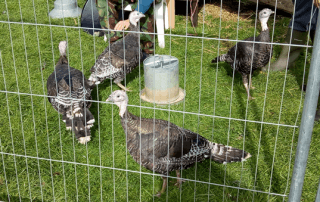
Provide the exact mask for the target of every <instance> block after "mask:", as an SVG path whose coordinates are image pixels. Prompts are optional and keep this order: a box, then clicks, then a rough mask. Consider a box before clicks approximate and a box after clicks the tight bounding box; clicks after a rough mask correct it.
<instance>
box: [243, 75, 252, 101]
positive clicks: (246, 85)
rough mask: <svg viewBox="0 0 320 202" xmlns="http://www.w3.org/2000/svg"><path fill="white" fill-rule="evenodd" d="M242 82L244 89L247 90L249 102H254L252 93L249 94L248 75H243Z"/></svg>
mask: <svg viewBox="0 0 320 202" xmlns="http://www.w3.org/2000/svg"><path fill="white" fill-rule="evenodd" d="M242 81H243V85H244V87H245V88H246V91H247V95H248V98H249V100H253V99H254V97H251V95H250V92H249V83H248V75H246V74H242Z"/></svg>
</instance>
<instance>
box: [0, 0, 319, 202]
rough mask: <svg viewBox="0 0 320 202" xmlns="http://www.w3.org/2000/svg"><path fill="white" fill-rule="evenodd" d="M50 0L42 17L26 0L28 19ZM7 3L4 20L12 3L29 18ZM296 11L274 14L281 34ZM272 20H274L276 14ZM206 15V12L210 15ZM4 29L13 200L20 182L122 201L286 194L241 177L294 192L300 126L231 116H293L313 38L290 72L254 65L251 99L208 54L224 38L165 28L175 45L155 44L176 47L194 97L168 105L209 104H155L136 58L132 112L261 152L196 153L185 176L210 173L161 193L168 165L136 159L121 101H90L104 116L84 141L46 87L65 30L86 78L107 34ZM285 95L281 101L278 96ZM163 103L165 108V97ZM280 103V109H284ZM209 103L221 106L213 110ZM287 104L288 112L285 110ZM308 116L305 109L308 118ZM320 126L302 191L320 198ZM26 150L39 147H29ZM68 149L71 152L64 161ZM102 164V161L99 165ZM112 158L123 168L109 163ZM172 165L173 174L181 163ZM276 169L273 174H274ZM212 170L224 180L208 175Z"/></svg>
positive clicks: (62, 194)
mask: <svg viewBox="0 0 320 202" xmlns="http://www.w3.org/2000/svg"><path fill="white" fill-rule="evenodd" d="M53 2H54V1H53V0H50V1H49V8H48V7H47V2H46V1H44V0H38V1H36V2H35V13H36V19H35V17H34V8H33V3H32V1H31V0H24V1H21V9H22V20H23V22H25V23H39V24H49V18H48V15H47V13H48V10H52V9H53ZM78 3H79V5H80V7H82V6H83V5H84V3H85V1H84V0H81V1H80V0H79V1H78ZM0 8H1V10H0V12H1V13H0V20H1V21H8V18H7V13H8V14H9V17H10V18H9V21H11V22H21V16H20V11H19V4H18V1H17V0H12V1H8V12H7V13H5V14H3V13H2V12H3V11H5V10H6V6H5V3H4V1H1V2H0ZM76 20H77V22H78V23H79V19H76ZM289 20H290V19H289V18H285V17H281V16H278V17H277V19H276V24H275V38H274V41H275V42H283V39H284V36H285V33H286V29H287V28H286V26H287V24H288V23H289ZM205 21H206V23H205V26H204V33H205V34H204V36H206V37H210V38H218V37H219V23H220V20H219V19H213V18H212V17H210V16H207V17H206V19H205ZM271 21H272V20H270V22H269V26H270V27H272V26H273V22H271ZM199 22H202V19H200V20H199ZM51 23H52V24H53V25H63V24H64V23H65V25H67V26H78V25H75V21H74V20H73V19H65V21H63V20H61V19H53V20H51ZM185 23H186V22H185V17H183V16H176V28H175V29H174V30H172V34H177V35H185V31H186V30H185ZM9 26H10V27H9ZM188 27H189V28H188V33H193V29H192V28H191V26H190V23H189V25H188ZM236 30H237V23H236V22H229V21H222V24H221V38H223V39H235V38H236V37H237V31H236ZM23 31H24V35H23ZM196 31H197V33H198V36H202V23H199V27H198V28H196ZM167 33H169V31H168V32H167ZM253 33H254V17H252V18H251V19H250V20H242V19H241V20H240V22H239V35H238V38H239V39H244V38H247V37H249V36H252V35H253ZM0 36H1V40H0V50H1V56H2V63H3V67H1V69H2V70H1V73H0V74H1V76H0V77H1V81H0V90H1V91H2V92H1V93H0V110H1V111H0V114H1V115H0V123H1V127H0V138H1V150H0V151H1V152H4V153H10V154H12V153H14V154H17V155H22V156H13V155H7V154H3V155H1V161H0V200H4V201H6V200H7V194H10V197H11V201H17V200H18V197H19V192H20V197H21V199H22V200H23V201H30V199H32V200H33V201H41V200H45V201H53V199H55V200H57V201H62V200H65V199H67V200H69V201H76V200H79V201H88V200H89V199H90V200H91V201H99V200H100V199H101V198H102V199H103V200H104V201H112V200H114V199H115V200H116V201H126V200H127V199H128V200H129V201H138V200H140V199H141V201H153V200H154V201H166V198H167V197H168V200H169V201H178V200H181V201H194V200H196V201H207V200H208V197H209V200H210V201H222V200H224V201H236V200H237V197H238V200H239V201H268V200H270V201H282V200H283V197H281V196H274V195H268V194H265V193H257V192H252V191H248V190H240V191H238V190H237V189H235V188H232V187H237V186H240V187H242V188H244V189H255V190H259V191H263V192H269V191H270V192H271V193H279V194H288V193H289V189H290V179H291V178H290V177H289V179H288V173H289V176H291V174H292V168H293V163H294V153H295V149H296V144H297V139H298V129H296V130H294V129H293V128H292V127H284V126H280V127H278V126H276V125H269V124H264V125H262V126H261V124H259V123H253V122H247V123H246V122H244V121H240V120H231V121H229V119H227V118H228V117H232V118H235V119H245V118H247V119H248V120H251V121H258V122H259V121H262V119H263V121H265V122H268V123H274V124H277V123H278V122H279V123H280V124H287V125H294V124H295V121H296V118H297V116H298V113H299V105H300V101H301V90H300V89H301V85H302V79H303V67H304V63H305V56H306V58H307V60H306V63H307V67H309V65H310V58H311V51H310V50H309V51H308V52H307V55H305V53H304V54H303V55H301V56H300V58H299V61H298V62H297V63H296V66H295V68H294V69H292V70H289V71H288V73H287V75H286V74H285V72H275V73H270V74H269V75H267V74H266V73H259V72H256V73H255V74H254V76H253V85H254V86H255V87H256V89H255V90H253V91H252V92H251V93H252V95H253V96H254V97H255V98H256V99H255V100H253V101H250V102H249V104H248V107H247V96H246V93H245V89H244V87H243V85H242V81H241V76H240V75H239V74H238V73H236V74H235V75H234V78H233V77H232V70H231V69H230V66H228V65H227V64H223V63H220V64H219V68H218V69H217V66H216V64H211V63H210V62H211V59H212V58H214V57H216V56H217V51H218V47H219V46H218V45H219V42H218V41H217V40H208V39H205V40H202V39H193V38H188V40H187V41H186V39H185V38H182V37H175V36H172V37H168V36H167V37H166V48H165V49H160V48H158V47H157V48H156V53H157V54H171V55H173V56H175V57H177V58H178V59H179V62H180V64H179V67H180V86H181V87H182V88H184V89H185V90H186V95H187V96H186V98H185V102H183V103H181V104H179V105H173V106H170V109H172V110H175V111H186V112H192V113H201V114H203V115H209V116H203V115H200V116H198V115H193V114H183V113H180V112H170V113H169V112H168V111H166V110H153V109H152V107H153V104H150V103H145V102H141V100H140V99H139V96H138V95H139V89H142V88H143V87H144V77H143V75H144V74H143V68H142V66H141V68H140V70H139V68H137V69H136V70H135V71H134V72H133V73H132V74H130V75H128V76H127V78H126V82H127V85H128V86H129V87H130V88H131V89H133V90H134V91H133V92H130V93H129V94H128V95H129V100H130V101H129V104H131V105H135V106H131V107H129V110H130V111H131V112H132V113H133V114H136V115H140V114H141V116H142V117H146V118H153V117H154V116H155V117H156V118H159V119H165V120H169V119H170V121H171V122H172V123H174V124H177V125H179V126H183V127H185V128H187V129H190V130H192V131H195V132H198V133H199V134H201V135H202V136H204V137H206V138H208V139H209V140H212V141H214V142H219V143H223V144H229V145H232V146H233V147H237V148H243V147H244V148H245V150H246V151H248V152H250V153H251V154H252V158H251V159H249V160H248V161H247V162H244V163H243V164H241V163H235V164H228V165H226V166H225V165H221V164H217V163H214V162H212V163H210V161H205V162H203V163H201V164H197V165H196V166H194V167H192V168H190V169H188V170H185V171H183V173H182V175H183V177H184V178H187V179H190V180H198V181H201V182H204V183H201V182H198V183H196V184H195V183H194V182H192V181H188V182H185V183H184V184H183V186H182V190H181V192H180V190H179V189H178V188H176V187H175V186H173V183H169V186H168V190H169V192H168V195H167V196H165V195H164V196H162V197H161V198H160V199H159V198H157V197H155V198H153V194H155V193H156V192H157V191H158V190H159V189H160V188H161V185H162V180H161V178H160V177H157V176H155V177H153V176H152V175H149V174H151V172H150V171H148V170H146V169H145V168H141V167H140V166H139V165H138V164H137V163H135V162H134V160H133V159H132V158H131V156H130V155H129V153H128V152H127V151H126V146H125V134H124V132H123V130H122V127H121V124H120V119H119V116H118V108H117V107H115V106H113V105H110V104H106V103H97V102H95V103H93V105H92V107H91V109H90V110H91V111H92V112H93V114H94V116H95V118H96V123H95V126H94V127H93V128H92V141H90V142H89V143H88V145H87V146H84V145H80V144H78V143H77V141H76V140H75V139H74V136H73V134H72V133H70V132H68V131H66V130H65V125H64V123H63V122H62V120H61V115H59V114H58V113H57V112H56V111H55V110H54V109H53V108H52V107H51V105H50V103H49V102H48V101H47V99H46V98H45V97H44V96H43V95H46V79H47V78H48V76H49V75H50V74H51V73H52V72H53V70H54V66H55V63H56V61H57V60H58V58H59V51H58V44H59V41H61V40H68V48H69V50H68V53H69V55H68V58H69V61H70V65H71V66H72V67H74V68H77V69H80V70H81V71H83V72H84V74H85V76H86V77H87V78H88V77H89V75H90V68H91V67H92V65H93V64H94V62H95V58H96V57H97V56H98V55H99V54H100V53H101V52H102V51H103V50H104V48H105V47H106V46H107V44H106V43H104V41H103V38H93V37H92V36H91V35H88V34H86V33H84V32H83V31H82V30H80V31H79V29H74V28H64V27H49V26H43V25H38V26H37V27H36V26H35V25H30V24H24V25H22V24H8V23H2V22H1V23H0ZM23 36H25V40H24V37H23ZM51 37H52V38H51ZM11 40H12V43H11ZM51 42H52V43H51ZM186 43H187V44H186ZM202 44H203V47H204V48H203V51H202V48H201V47H202ZM233 45H234V42H226V41H221V42H220V53H225V52H226V51H227V50H228V48H230V47H231V46H233ZM25 48H26V51H25ZM274 50H275V51H274V54H273V60H275V59H276V58H277V57H278V56H279V53H280V50H281V47H279V46H275V47H274ZM185 55H186V56H187V57H185ZM185 64H186V66H185ZM216 78H217V82H216ZM4 79H5V83H4ZM267 79H268V85H267V86H266V82H267ZM184 84H186V85H184ZM284 85H285V90H284V91H283V88H284ZM266 87H267V95H266V101H265V106H264V96H265V92H266ZM115 89H118V87H117V86H116V85H114V84H113V83H112V84H110V82H109V81H106V82H104V83H103V84H101V85H99V86H98V88H96V89H94V91H93V99H94V100H99V101H104V100H105V99H106V98H107V97H108V96H109V94H110V93H111V92H112V90H115ZM5 90H7V91H10V92H20V93H26V94H31V93H32V94H36V95H34V96H30V95H25V94H20V95H18V94H14V93H5V92H3V91H5ZM231 92H232V93H231ZM215 93H216V94H215ZM282 97H283V103H281V99H282ZM199 100H200V102H199ZM302 102H303V100H302ZM140 105H141V106H147V107H150V108H148V109H141V110H140V108H139V107H136V106H140ZM156 107H157V108H159V106H156ZM166 108H168V107H160V109H166ZM230 111H231V114H230ZM280 111H281V114H279V113H280ZM211 115H215V116H217V118H212V117H211ZM279 116H281V118H280V121H279ZM300 116H301V110H300V114H299V120H300ZM9 120H10V122H9ZM297 125H299V121H298V123H297ZM319 138H320V137H319V125H318V124H316V125H315V129H314V134H313V139H312V140H313V141H312V144H311V149H310V155H309V159H308V164H307V171H306V178H305V183H304V187H303V194H302V199H303V200H304V201H314V199H315V194H316V190H317V185H318V179H319V165H320V164H319V161H320V156H319V152H320V151H319V148H320V144H319V141H317V139H319ZM244 143H245V144H244ZM259 146H260V147H259ZM291 149H293V155H292V156H290V154H291ZM274 151H275V153H274ZM24 155H27V156H31V157H39V158H41V159H40V160H38V159H37V158H25V157H23V156H24ZM48 159H53V161H49V160H48ZM62 160H63V161H66V162H65V163H61V161H62ZM68 162H77V163H79V164H77V165H75V164H72V163H68ZM83 164H85V165H83ZM86 164H90V165H94V166H87V165H86ZM100 165H101V166H102V168H99V167H95V166H100ZM272 165H273V166H272ZM113 167H114V168H117V169H122V170H112V169H109V168H113ZM4 169H5V172H6V178H7V183H6V182H5V176H4V172H3V171H4ZM140 169H141V171H142V172H143V174H141V175H140V174H139V173H135V172H131V171H140ZM123 170H130V171H129V172H125V171H123ZM256 171H257V172H256ZM145 173H146V174H145ZM171 175H172V176H175V174H174V173H171ZM40 177H41V179H40ZM140 179H141V180H140ZM255 179H256V183H255ZM270 179H272V181H271V184H270ZM206 182H211V183H214V184H215V185H210V187H209V186H208V184H207V183H206ZM287 183H288V185H289V186H287ZM224 184H225V185H228V186H232V187H229V188H223V186H221V185H224ZM18 187H19V191H18ZM140 187H141V189H140ZM7 189H8V191H9V193H8V192H7ZM208 190H209V191H208ZM140 193H141V195H140ZM286 199H287V198H285V200H286Z"/></svg>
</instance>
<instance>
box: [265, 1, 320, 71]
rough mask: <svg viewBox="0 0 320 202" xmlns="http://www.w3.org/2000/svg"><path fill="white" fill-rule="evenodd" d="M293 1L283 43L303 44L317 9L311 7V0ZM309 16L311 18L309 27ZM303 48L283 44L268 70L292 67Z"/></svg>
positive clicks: (315, 17)
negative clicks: (291, 16) (292, 8)
mask: <svg viewBox="0 0 320 202" xmlns="http://www.w3.org/2000/svg"><path fill="white" fill-rule="evenodd" d="M293 3H294V2H293ZM295 3H296V6H295V8H296V9H295V13H294V16H293V19H291V21H290V24H289V28H288V31H287V35H286V38H285V42H284V43H287V44H296V45H304V44H305V43H306V41H307V39H308V30H309V28H311V29H313V26H315V25H316V19H317V14H318V11H317V10H315V8H314V7H313V0H296V2H295ZM312 8H313V11H312ZM311 17H312V19H311V27H310V18H311ZM291 32H292V38H291ZM303 49H304V48H302V47H297V46H291V47H289V46H283V47H282V51H281V53H280V56H279V58H278V59H277V61H276V62H274V63H272V64H271V65H270V71H281V70H285V69H286V68H287V67H288V68H291V67H293V65H294V62H295V61H296V60H297V59H298V57H299V55H300V53H301V51H302V50H303ZM287 65H288V66H287ZM267 70H268V66H266V67H264V68H263V71H267Z"/></svg>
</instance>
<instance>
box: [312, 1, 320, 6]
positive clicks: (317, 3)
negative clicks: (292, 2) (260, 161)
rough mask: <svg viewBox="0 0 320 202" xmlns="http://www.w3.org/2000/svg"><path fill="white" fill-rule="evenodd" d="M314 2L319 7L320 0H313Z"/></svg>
mask: <svg viewBox="0 0 320 202" xmlns="http://www.w3.org/2000/svg"><path fill="white" fill-rule="evenodd" d="M313 4H314V5H315V6H316V7H317V8H319V6H320V0H313Z"/></svg>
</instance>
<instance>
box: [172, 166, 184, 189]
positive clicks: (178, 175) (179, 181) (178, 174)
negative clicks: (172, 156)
mask: <svg viewBox="0 0 320 202" xmlns="http://www.w3.org/2000/svg"><path fill="white" fill-rule="evenodd" d="M176 174H177V182H176V183H175V184H174V186H177V187H178V188H180V185H181V184H182V183H183V182H185V180H182V179H180V178H181V175H180V171H179V170H176Z"/></svg>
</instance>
